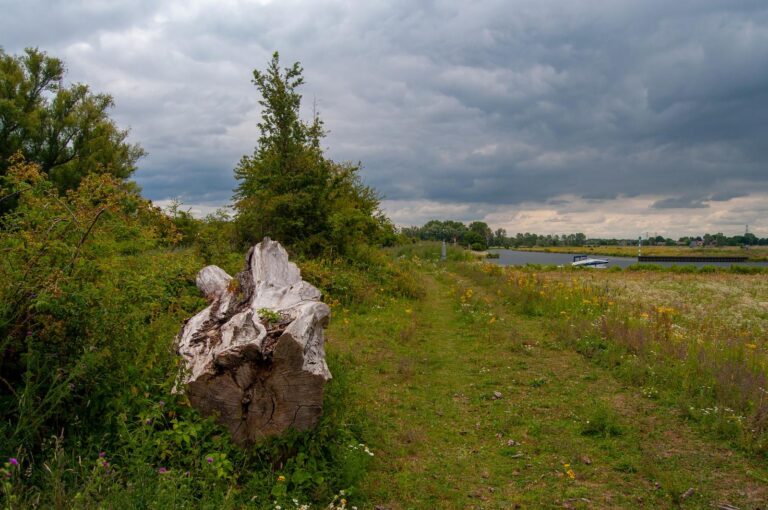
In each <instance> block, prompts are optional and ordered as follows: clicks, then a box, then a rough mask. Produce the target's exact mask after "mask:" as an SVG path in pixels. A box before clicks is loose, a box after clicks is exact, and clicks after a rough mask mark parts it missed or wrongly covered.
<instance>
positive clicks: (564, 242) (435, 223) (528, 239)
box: [400, 220, 768, 250]
mask: <svg viewBox="0 0 768 510" xmlns="http://www.w3.org/2000/svg"><path fill="white" fill-rule="evenodd" d="M400 234H401V235H403V236H404V237H406V238H407V239H410V240H412V241H413V240H421V241H446V242H448V243H455V244H458V245H461V246H469V247H470V248H472V249H473V250H485V249H487V248H489V247H498V248H533V247H550V246H627V245H636V244H637V243H638V239H637V238H635V239H620V238H588V237H587V236H586V235H585V234H584V233H582V232H577V233H574V234H536V233H530V232H525V233H517V234H514V235H508V234H507V231H506V230H505V229H503V228H498V229H496V230H493V229H491V227H489V226H488V224H487V223H485V222H482V221H473V222H471V223H469V224H464V223H462V222H460V221H454V220H446V221H441V220H431V221H428V222H427V223H425V224H424V225H422V226H420V227H418V226H412V227H404V228H401V229H400ZM640 242H641V244H642V245H643V246H649V245H656V246H690V245H693V246H714V247H723V246H766V245H768V238H760V237H757V236H756V235H755V234H753V233H751V232H747V233H745V234H741V235H735V236H730V237H729V236H726V235H724V234H722V233H717V234H704V235H703V236H684V237H680V238H678V239H677V240H675V239H671V238H668V237H663V236H649V237H645V238H642V239H640Z"/></svg>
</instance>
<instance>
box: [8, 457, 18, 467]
mask: <svg viewBox="0 0 768 510" xmlns="http://www.w3.org/2000/svg"><path fill="white" fill-rule="evenodd" d="M8 462H9V463H10V464H11V466H18V465H19V461H18V460H17V459H16V457H11V458H10V459H8Z"/></svg>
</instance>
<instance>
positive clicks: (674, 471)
mask: <svg viewBox="0 0 768 510" xmlns="http://www.w3.org/2000/svg"><path fill="white" fill-rule="evenodd" d="M471 267H472V266H471V265H467V264H455V265H448V266H447V269H445V268H441V267H440V266H439V265H438V264H435V263H432V262H423V261H419V262H417V270H418V271H419V272H420V274H421V278H422V281H423V283H422V287H423V288H424V290H425V297H424V298H423V299H420V300H418V301H412V300H405V299H393V300H391V301H390V302H388V303H387V304H386V305H383V306H380V307H378V308H375V309H370V310H360V311H357V312H353V313H350V314H348V315H347V316H346V317H347V321H346V322H344V321H339V320H336V321H334V322H333V323H332V325H331V328H330V338H331V340H330V341H329V343H328V350H329V351H330V352H338V353H344V354H345V355H347V356H350V357H351V359H353V360H354V363H353V365H352V367H353V368H351V370H353V372H354V374H355V375H354V378H355V380H357V381H360V384H359V385H356V386H355V390H354V394H353V396H352V397H351V401H352V402H353V405H355V406H357V407H359V408H360V409H364V410H365V413H366V414H367V415H368V416H369V417H370V419H371V420H370V421H371V425H370V429H369V430H368V431H367V432H366V434H365V435H366V437H367V439H368V441H369V444H370V446H371V448H372V450H373V452H374V453H375V457H374V458H373V462H372V464H371V466H370V469H369V472H368V474H367V476H366V477H365V478H364V480H363V482H362V484H361V486H360V487H359V489H360V493H359V495H358V496H359V498H361V499H359V500H356V501H353V503H354V504H358V505H360V506H361V507H366V508H368V507H373V506H375V505H380V506H383V507H385V508H392V509H407V508H414V509H416V508H515V507H516V506H519V507H521V508H531V507H533V508H563V507H566V508H637V507H641V506H644V507H648V508H669V507H672V506H676V505H680V506H682V507H685V508H710V507H711V505H712V503H715V502H728V503H730V504H733V505H736V506H741V505H750V504H751V505H753V506H754V505H755V504H758V502H761V501H765V499H766V498H768V488H767V487H766V485H765V484H764V483H762V482H761V479H764V478H765V477H766V476H768V474H767V473H766V469H765V468H764V467H763V466H762V465H761V464H760V463H759V462H757V461H756V460H753V459H751V458H750V457H748V456H746V455H744V454H741V453H738V452H734V451H733V450H731V449H729V448H728V447H727V446H726V445H725V444H724V443H723V442H720V441H716V440H713V439H708V438H707V437H705V435H704V434H702V433H701V431H700V430H699V429H698V428H695V427H693V428H692V427H691V426H690V425H689V424H687V423H686V421H685V417H684V416H681V415H680V414H679V413H678V412H677V411H676V410H675V409H674V408H670V407H667V406H663V405H659V404H657V403H656V402H655V401H654V400H652V399H651V398H648V397H646V396H644V395H643V393H642V391H641V390H640V388H636V387H633V386H631V385H629V386H625V385H624V383H622V382H620V381H619V380H618V379H617V378H616V377H615V374H614V373H613V372H612V371H611V370H610V369H609V368H603V367H601V366H600V365H598V364H595V363H593V362H591V361H590V360H589V359H587V358H585V357H584V356H582V355H580V354H578V353H577V352H575V351H574V350H573V349H571V348H570V347H569V346H567V345H566V344H564V343H563V342H562V341H561V340H560V339H559V338H558V337H557V336H556V335H555V334H554V333H553V332H552V331H551V328H549V327H548V326H549V322H548V321H547V320H546V313H547V310H546V309H544V308H537V306H535V305H532V306H531V307H528V308H526V307H525V306H523V307H521V306H520V305H519V303H516V304H513V303H510V302H507V301H506V299H507V298H505V297H504V296H503V295H501V296H500V295H499V294H500V292H499V289H498V286H499V282H498V281H497V279H496V280H494V278H493V277H486V276H485V275H483V273H482V272H479V271H477V270H476V269H471ZM467 268H470V269H467ZM467 289H473V291H472V293H471V296H470V297H469V298H467V297H466V296H467ZM462 301H464V302H462ZM499 394H500V397H499ZM569 471H570V472H571V473H572V474H573V478H572V477H571V476H570V475H569ZM691 488H692V489H693V492H692V494H690V495H688V496H686V497H685V498H684V497H683V495H684V494H686V492H688V490H689V489H691Z"/></svg>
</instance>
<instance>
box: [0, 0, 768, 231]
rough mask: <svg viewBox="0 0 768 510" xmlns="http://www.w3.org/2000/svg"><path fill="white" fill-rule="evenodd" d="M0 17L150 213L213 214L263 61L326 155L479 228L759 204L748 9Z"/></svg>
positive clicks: (688, 3) (758, 89) (448, 4)
mask: <svg viewBox="0 0 768 510" xmlns="http://www.w3.org/2000/svg"><path fill="white" fill-rule="evenodd" d="M4 12H5V15H4V16H3V17H2V20H0V34H3V36H2V37H3V40H0V44H2V45H3V47H4V48H5V49H6V50H7V51H10V52H18V51H20V50H21V49H22V48H23V47H24V46H40V47H41V48H42V49H45V50H47V51H49V52H50V53H51V54H54V55H57V56H61V57H62V58H64V59H66V61H67V63H68V66H69V68H70V76H69V77H70V78H71V79H72V80H76V81H85V82H88V83H90V84H92V85H93V87H94V88H95V89H97V90H103V91H108V92H110V93H112V94H113V95H114V96H115V99H116V102H117V108H116V110H115V116H116V118H117V119H118V121H119V122H120V123H121V125H126V126H130V127H131V128H132V138H133V139H134V140H136V141H139V142H140V143H141V144H142V145H143V146H144V147H145V148H147V150H148V151H149V153H150V156H149V157H148V158H146V159H145V160H144V161H143V162H142V166H141V169H140V171H139V172H137V174H136V179H137V181H138V182H139V183H140V184H141V185H142V186H143V188H144V190H145V194H146V195H147V196H149V197H150V198H153V199H167V198H168V197H171V196H182V197H184V199H185V200H186V201H188V202H190V203H201V204H202V203H206V204H210V203H215V202H220V203H222V204H223V203H226V202H227V200H228V198H229V197H230V196H231V190H232V188H233V187H234V186H235V183H234V180H233V177H232V169H233V167H234V166H235V165H236V163H237V161H238V159H239V158H240V157H241V156H242V155H243V154H247V153H250V152H251V151H252V149H253V145H254V143H255V140H256V136H257V133H256V125H255V124H256V121H257V118H258V105H257V99H258V98H257V97H256V90H255V89H254V88H253V86H252V85H251V84H250V79H251V70H252V69H253V68H254V67H263V66H264V65H265V63H266V62H267V60H268V58H269V54H270V53H271V51H272V50H274V49H278V50H280V51H281V54H282V56H283V59H284V61H285V63H286V64H288V63H289V62H291V61H294V60H300V61H301V62H302V63H303V64H304V66H305V70H306V73H305V74H306V78H307V85H306V86H305V88H304V93H305V99H306V103H307V107H308V108H307V111H309V106H310V105H311V103H312V100H313V98H314V99H316V100H317V104H318V107H319V108H320V111H321V115H322V116H323V118H324V119H325V121H326V125H327V127H328V128H329V129H330V130H331V133H330V135H329V137H328V139H327V142H326V143H327V145H328V147H329V154H330V155H331V156H332V157H333V158H335V159H340V160H353V161H356V160H360V161H362V162H363V163H364V175H365V178H366V180H367V182H368V183H370V184H371V185H373V186H375V187H376V188H377V189H379V190H380V192H382V193H383V194H384V195H385V196H386V197H387V198H388V199H390V200H392V201H394V202H398V201H399V202H403V201H410V202H411V203H415V202H414V201H428V202H429V203H442V204H473V205H472V206H471V207H468V208H465V209H461V210H464V211H467V214H470V213H472V214H479V213H481V212H482V211H491V210H494V211H495V210H497V209H498V207H504V206H508V207H512V208H515V207H520V206H521V204H524V203H540V204H544V203H547V201H549V203H550V204H552V205H554V204H557V203H558V202H556V201H558V200H563V198H562V197H563V196H564V195H570V196H572V197H576V198H583V199H587V202H588V203H590V204H591V206H592V207H594V208H601V207H602V208H604V212H605V213H606V214H608V213H610V212H611V209H612V208H615V207H616V203H617V201H620V200H622V199H621V197H651V200H650V201H648V204H649V205H648V209H649V210H652V209H665V210H667V211H668V212H669V214H674V213H675V209H681V208H682V209H685V208H706V207H707V206H708V205H709V204H710V203H711V202H716V201H720V202H723V203H725V204H727V203H728V201H729V200H731V199H733V198H736V197H745V196H750V195H753V194H756V193H766V192H768V168H766V164H767V163H768V144H765V140H766V139H768V5H767V4H766V3H765V2H764V1H753V0H746V1H741V2H738V3H735V2H727V1H716V0H679V1H676V2H672V3H670V2H666V1H664V2H663V1H661V0H642V1H641V0H637V1H625V2H595V1H593V0H574V1H570V2H559V1H554V0H552V1H532V0H531V1H512V2H510V1H502V0H498V1H483V2H459V1H440V2H435V1H421V2H405V1H404V0H403V1H395V2H386V3H374V2H365V3H345V2H335V1H316V2H304V3H301V2H297V1H281V2H236V1H232V2H213V1H210V2H205V1H194V2H181V1H178V2H164V3H156V2H149V3H139V4H137V3H136V2H110V3H108V4H105V5H101V4H99V3H94V2H86V1H82V2H77V1H74V2H66V3H65V2H55V1H51V2H42V1H37V2H21V1H17V2H5V7H4ZM394 202H393V203H394ZM403 203H405V202H403ZM482 204H486V205H482ZM651 204H652V205H651ZM407 210H411V209H407ZM429 211H430V209H426V210H419V211H418V214H426V213H428V212H429ZM445 211H449V212H450V211H454V212H455V211H459V209H456V208H452V207H447V208H445ZM413 214H414V218H416V216H415V215H416V214H417V211H416V210H415V209H414V210H413ZM419 217H420V216H419ZM569 218H570V217H569V216H564V217H563V218H561V219H554V220H552V221H550V223H551V222H559V223H562V222H565V223H567V222H568V221H569ZM739 218H742V216H741V215H740V216H739ZM756 220H757V218H755V219H754V220H752V221H756ZM724 221H725V220H724Z"/></svg>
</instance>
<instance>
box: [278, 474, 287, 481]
mask: <svg viewBox="0 0 768 510" xmlns="http://www.w3.org/2000/svg"><path fill="white" fill-rule="evenodd" d="M277 481H278V482H284V481H285V477H284V476H283V475H280V476H278V477H277Z"/></svg>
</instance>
